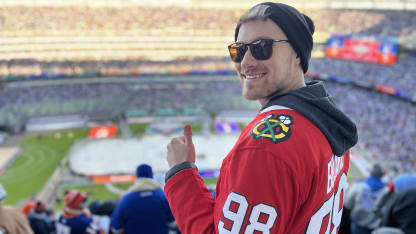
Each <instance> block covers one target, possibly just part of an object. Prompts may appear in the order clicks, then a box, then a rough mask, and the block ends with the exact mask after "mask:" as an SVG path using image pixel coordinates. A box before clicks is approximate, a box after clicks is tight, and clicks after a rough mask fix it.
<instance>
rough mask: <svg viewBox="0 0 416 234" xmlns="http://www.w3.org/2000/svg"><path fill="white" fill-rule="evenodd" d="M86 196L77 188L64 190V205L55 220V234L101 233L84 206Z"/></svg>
mask: <svg viewBox="0 0 416 234" xmlns="http://www.w3.org/2000/svg"><path fill="white" fill-rule="evenodd" d="M87 199H88V197H87V195H86V194H84V193H83V192H80V191H78V190H68V191H65V201H64V202H65V206H64V208H63V210H62V213H61V214H60V215H59V217H58V220H57V222H56V233H57V234H103V233H104V232H103V230H101V229H100V228H99V227H97V225H96V224H95V223H94V221H93V218H92V217H91V212H90V211H89V210H88V209H87V208H86V207H85V202H86V201H87Z"/></svg>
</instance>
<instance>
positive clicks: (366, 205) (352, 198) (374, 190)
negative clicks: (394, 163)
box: [344, 164, 386, 234]
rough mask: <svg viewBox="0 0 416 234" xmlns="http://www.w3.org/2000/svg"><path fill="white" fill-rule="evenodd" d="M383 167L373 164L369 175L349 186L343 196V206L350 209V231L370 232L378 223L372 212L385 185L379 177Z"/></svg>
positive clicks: (356, 233)
mask: <svg viewBox="0 0 416 234" xmlns="http://www.w3.org/2000/svg"><path fill="white" fill-rule="evenodd" d="M383 174H384V172H383V169H382V168H381V166H380V165H379V164H375V165H374V166H373V168H372V170H371V172H370V176H369V177H368V178H366V179H365V180H363V181H359V182H357V183H355V184H354V185H352V186H351V188H350V189H349V190H348V192H347V194H346V196H345V204H344V205H345V208H347V209H348V210H350V211H351V213H350V218H351V221H352V222H351V233H352V234H371V232H372V231H373V230H374V229H375V228H377V227H378V226H379V225H380V221H381V220H380V219H379V218H378V217H377V214H376V213H375V212H374V205H375V202H376V201H377V199H379V197H380V196H381V194H382V192H383V188H384V187H385V186H386V185H385V184H384V182H383V181H381V178H382V177H383Z"/></svg>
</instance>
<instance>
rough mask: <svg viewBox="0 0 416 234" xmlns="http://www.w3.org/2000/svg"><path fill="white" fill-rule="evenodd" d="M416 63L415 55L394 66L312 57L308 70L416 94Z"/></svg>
mask: <svg viewBox="0 0 416 234" xmlns="http://www.w3.org/2000/svg"><path fill="white" fill-rule="evenodd" d="M415 64H416V56H415V55H408V56H407V57H406V58H402V59H401V60H400V61H398V63H396V64H395V65H394V66H384V65H379V64H372V63H363V62H354V61H347V60H337V59H325V58H323V59H312V60H311V62H310V64H309V70H308V71H309V72H310V73H311V74H314V73H326V74H329V75H336V76H339V77H345V78H348V79H350V80H354V81H361V82H368V83H371V84H373V85H385V86H388V87H392V88H395V89H398V90H400V91H403V92H406V93H408V94H410V95H412V94H413V95H415V94H414V92H413V90H414V87H416V66H415ZM414 97H416V96H414Z"/></svg>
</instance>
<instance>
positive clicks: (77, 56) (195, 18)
mask: <svg viewBox="0 0 416 234" xmlns="http://www.w3.org/2000/svg"><path fill="white" fill-rule="evenodd" d="M144 2H145V1H133V0H131V1H123V2H121V1H103V0H101V1H75V0H71V1H50V0H43V1H29V0H20V1H7V0H6V1H2V3H0V6H1V7H0V27H1V28H2V30H1V31H0V52H1V53H2V59H4V60H11V59H29V58H30V59H36V60H108V59H115V58H118V59H131V58H141V59H151V60H167V59H177V58H181V57H193V56H200V57H205V56H220V57H221V56H226V55H227V54H226V53H227V51H226V50H225V49H224V48H225V47H226V45H227V44H229V43H230V42H231V41H233V33H234V31H233V29H234V26H235V23H236V22H237V20H238V17H239V16H240V15H241V14H242V13H243V12H244V11H245V10H247V8H248V7H249V6H250V5H252V4H254V2H259V1H242V2H241V4H240V5H238V7H237V4H236V3H237V1H230V2H229V1H227V3H224V2H223V3H221V2H220V1H213V2H212V1H190V0H188V1H163V2H162V3H163V4H161V3H160V2H159V4H158V5H157V6H155V5H146V4H144ZM209 2H210V3H211V5H210V4H208V3H209ZM340 2H342V1H311V2H310V3H315V5H310V4H309V2H308V1H300V3H298V4H303V5H302V6H304V11H305V13H307V14H308V15H309V16H311V18H312V19H314V20H315V24H316V30H315V31H316V33H315V35H314V36H315V42H317V43H324V42H325V41H326V39H327V38H328V37H329V35H330V34H332V33H341V34H365V35H374V36H391V37H398V38H400V40H401V45H402V47H404V48H406V47H408V48H414V47H416V46H415V45H416V42H415V41H416V25H415V24H414V22H416V14H414V11H409V10H408V9H412V7H411V6H412V4H413V3H414V4H416V2H415V1H412V0H408V1H395V2H394V3H391V4H392V5H391V8H398V7H394V6H396V5H395V4H399V3H401V4H402V6H406V8H405V9H406V10H399V11H397V10H368V8H367V10H357V9H338V7H341V6H344V7H348V6H349V5H348V4H347V3H344V5H342V4H339V3H340ZM345 2H349V1H345ZM353 2H355V3H356V4H358V5H360V4H359V3H358V2H357V1H353ZM363 2H369V3H373V6H379V5H383V4H381V3H382V2H384V1H363ZM293 3H295V2H293ZM322 3H325V4H326V7H325V8H317V6H318V5H319V4H322ZM376 3H377V4H376ZM212 4H213V5H212ZM233 4H234V5H235V6H234V5H233ZM325 4H324V5H325ZM295 5H296V4H295ZM166 6H169V7H166ZM214 6H216V7H214ZM227 6H228V7H227ZM230 6H234V7H230ZM213 7H214V8H213ZM375 8H376V7H375ZM391 8H390V9H391ZM371 9H374V8H371ZM402 9H403V8H402Z"/></svg>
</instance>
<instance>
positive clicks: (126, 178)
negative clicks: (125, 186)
mask: <svg viewBox="0 0 416 234" xmlns="http://www.w3.org/2000/svg"><path fill="white" fill-rule="evenodd" d="M134 181H136V176H135V175H111V176H93V177H92V182H93V183H94V184H106V183H132V182H134Z"/></svg>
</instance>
